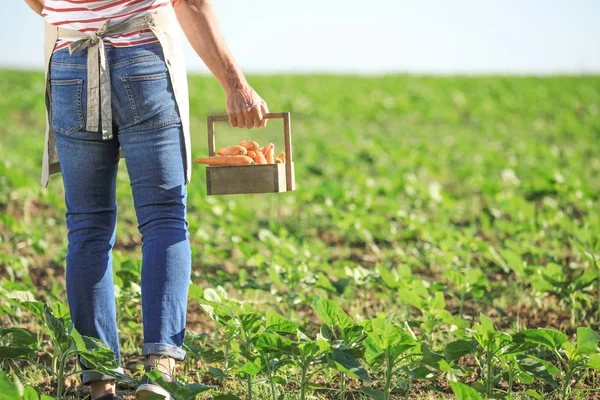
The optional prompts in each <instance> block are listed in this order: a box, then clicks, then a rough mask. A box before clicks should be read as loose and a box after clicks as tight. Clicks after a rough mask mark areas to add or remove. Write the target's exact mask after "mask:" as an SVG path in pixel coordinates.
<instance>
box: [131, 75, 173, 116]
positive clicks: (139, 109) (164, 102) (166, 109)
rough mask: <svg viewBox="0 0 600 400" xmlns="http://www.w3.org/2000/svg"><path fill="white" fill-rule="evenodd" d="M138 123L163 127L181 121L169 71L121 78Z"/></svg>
mask: <svg viewBox="0 0 600 400" xmlns="http://www.w3.org/2000/svg"><path fill="white" fill-rule="evenodd" d="M121 81H122V82H123V85H124V86H125V91H126V92H127V97H128V99H129V105H130V107H131V112H132V114H133V119H134V122H135V123H136V124H140V123H144V124H146V125H148V126H150V127H151V128H161V127H163V126H167V125H170V124H174V123H178V122H180V121H181V120H180V118H179V111H178V110H177V103H176V101H175V96H174V95H173V89H172V87H171V82H170V79H169V77H168V73H167V72H163V73H158V74H151V75H136V76H125V77H122V78H121Z"/></svg>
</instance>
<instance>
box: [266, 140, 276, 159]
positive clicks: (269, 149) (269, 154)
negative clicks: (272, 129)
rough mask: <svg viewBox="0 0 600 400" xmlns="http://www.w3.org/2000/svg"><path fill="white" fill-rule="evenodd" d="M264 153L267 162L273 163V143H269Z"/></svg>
mask: <svg viewBox="0 0 600 400" xmlns="http://www.w3.org/2000/svg"><path fill="white" fill-rule="evenodd" d="M265 153H266V154H265V156H266V159H267V164H275V145H274V144H273V143H269V145H268V146H267V150H265Z"/></svg>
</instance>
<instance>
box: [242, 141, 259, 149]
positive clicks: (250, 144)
mask: <svg viewBox="0 0 600 400" xmlns="http://www.w3.org/2000/svg"><path fill="white" fill-rule="evenodd" d="M240 146H243V147H245V148H246V149H248V151H251V150H258V148H259V147H260V146H259V145H258V143H256V142H255V141H253V140H242V141H241V142H240Z"/></svg>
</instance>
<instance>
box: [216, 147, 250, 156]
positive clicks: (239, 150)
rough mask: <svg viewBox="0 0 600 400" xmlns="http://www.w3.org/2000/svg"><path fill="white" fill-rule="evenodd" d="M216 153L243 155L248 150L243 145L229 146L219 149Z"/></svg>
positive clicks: (221, 154)
mask: <svg viewBox="0 0 600 400" xmlns="http://www.w3.org/2000/svg"><path fill="white" fill-rule="evenodd" d="M217 154H218V155H220V156H245V155H246V154H248V150H246V148H245V147H244V146H230V147H223V148H222V149H219V151H217Z"/></svg>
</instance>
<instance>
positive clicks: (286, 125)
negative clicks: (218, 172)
mask: <svg viewBox="0 0 600 400" xmlns="http://www.w3.org/2000/svg"><path fill="white" fill-rule="evenodd" d="M263 118H266V119H275V118H282V119H283V138H284V140H285V175H286V181H287V190H288V191H292V190H294V186H293V179H292V127H291V123H290V113H289V112H281V113H268V114H263ZM228 121H229V116H228V115H209V116H208V117H207V118H206V123H207V127H208V155H209V156H211V157H212V156H214V155H215V122H228Z"/></svg>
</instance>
